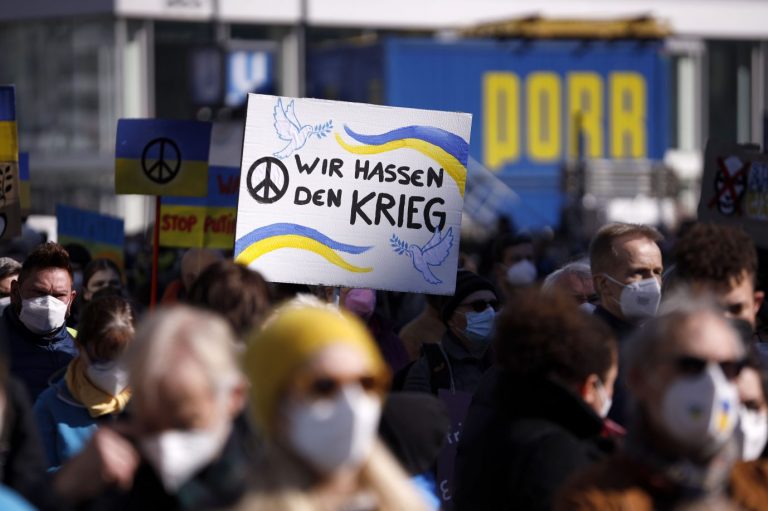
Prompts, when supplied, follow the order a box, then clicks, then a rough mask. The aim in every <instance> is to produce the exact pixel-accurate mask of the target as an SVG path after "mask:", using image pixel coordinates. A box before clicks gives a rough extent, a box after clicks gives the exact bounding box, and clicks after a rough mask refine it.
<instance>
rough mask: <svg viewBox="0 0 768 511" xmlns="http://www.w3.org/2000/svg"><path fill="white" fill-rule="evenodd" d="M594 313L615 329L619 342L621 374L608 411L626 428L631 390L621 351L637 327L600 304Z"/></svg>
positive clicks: (611, 417)
mask: <svg viewBox="0 0 768 511" xmlns="http://www.w3.org/2000/svg"><path fill="white" fill-rule="evenodd" d="M593 314H594V316H595V317H596V318H600V319H601V320H602V321H604V322H605V324H606V325H608V326H609V327H610V329H611V330H613V334H614V335H615V336H616V340H617V341H618V343H619V374H618V377H617V378H616V382H615V383H614V384H613V405H612V406H611V410H610V412H608V418H609V419H611V420H612V421H615V422H617V423H619V424H621V425H622V426H624V427H625V428H626V427H627V426H628V425H629V411H628V409H629V390H628V389H627V383H626V379H625V375H624V371H623V367H622V366H623V364H622V360H621V358H622V357H621V353H622V352H623V350H624V342H625V341H626V340H627V339H628V338H629V337H630V336H631V335H632V334H633V333H634V331H635V330H636V327H635V326H634V325H632V324H631V323H628V322H626V321H624V320H623V319H620V318H617V317H616V316H614V315H613V314H611V313H610V312H608V311H607V310H606V309H604V308H603V307H602V305H598V306H597V308H595V312H594V313H593Z"/></svg>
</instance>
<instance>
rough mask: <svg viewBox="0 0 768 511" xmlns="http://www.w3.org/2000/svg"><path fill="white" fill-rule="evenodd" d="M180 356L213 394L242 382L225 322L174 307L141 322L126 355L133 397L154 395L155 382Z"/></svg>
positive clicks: (204, 313)
mask: <svg viewBox="0 0 768 511" xmlns="http://www.w3.org/2000/svg"><path fill="white" fill-rule="evenodd" d="M184 355H186V356H191V357H193V358H194V359H195V360H196V361H197V362H198V363H199V364H200V366H201V368H202V370H203V372H204V373H205V375H206V376H207V377H208V380H209V382H210V384H211V388H212V389H214V390H218V389H221V388H226V387H229V386H231V385H232V384H233V383H236V382H238V381H239V380H241V379H242V376H241V375H242V373H241V372H240V369H239V366H238V362H237V341H236V340H235V335H234V333H233V332H232V329H231V328H230V326H229V325H228V324H227V323H226V321H224V319H222V318H220V317H219V316H216V315H214V314H212V313H210V312H206V311H203V310H199V309H193V308H191V307H187V306H174V307H172V308H168V309H162V310H160V311H158V312H156V313H154V314H152V315H150V316H149V317H148V318H147V319H146V320H144V321H143V322H142V323H141V324H140V325H139V328H138V329H137V331H136V338H135V340H134V341H133V342H132V343H131V345H130V347H129V349H128V351H127V353H126V361H127V363H128V369H129V371H130V374H131V388H132V389H133V392H134V395H139V394H141V395H143V396H144V397H148V396H151V395H154V394H156V392H157V390H156V388H157V383H158V380H159V379H161V378H162V377H163V376H164V375H165V374H167V372H168V369H169V367H171V366H172V365H173V364H174V362H176V361H178V359H179V357H180V356H184Z"/></svg>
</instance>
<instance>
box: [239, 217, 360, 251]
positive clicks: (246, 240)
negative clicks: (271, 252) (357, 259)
mask: <svg viewBox="0 0 768 511" xmlns="http://www.w3.org/2000/svg"><path fill="white" fill-rule="evenodd" d="M285 234H295V235H297V236H305V237H307V238H310V239H313V240H315V241H317V242H319V243H322V244H323V245H325V246H327V247H328V248H331V249H333V250H339V251H341V252H346V253H348V254H362V253H363V252H366V251H368V250H370V249H371V248H372V247H358V246H356V245H347V244H345V243H339V242H338V241H336V240H333V239H331V238H329V237H328V236H326V235H325V234H323V233H321V232H320V231H316V230H315V229H312V228H310V227H305V226H303V225H298V224H288V223H279V224H272V225H266V226H264V227H259V228H258V229H254V230H253V231H251V232H249V233H248V234H246V235H245V236H243V237H242V238H240V239H239V240H237V241H236V242H235V254H239V253H240V252H242V251H243V250H245V249H246V248H248V247H250V246H251V245H253V244H254V243H256V242H257V241H261V240H263V239H266V238H271V237H272V236H282V235H285Z"/></svg>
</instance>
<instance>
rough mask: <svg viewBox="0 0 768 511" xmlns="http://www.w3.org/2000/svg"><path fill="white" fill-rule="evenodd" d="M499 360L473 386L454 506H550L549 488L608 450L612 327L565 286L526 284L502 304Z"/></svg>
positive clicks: (497, 343) (614, 348)
mask: <svg viewBox="0 0 768 511" xmlns="http://www.w3.org/2000/svg"><path fill="white" fill-rule="evenodd" d="M494 349H495V352H496V360H497V364H498V366H499V367H498V368H495V369H492V370H491V371H489V373H487V374H486V376H485V377H484V378H483V381H482V382H481V384H480V388H479V389H478V391H477V392H476V393H475V395H474V397H473V400H472V405H471V406H470V410H469V413H468V415H467V418H466V420H465V422H464V430H463V431H462V437H461V440H460V442H459V447H458V457H457V460H456V471H455V474H454V480H455V481H457V487H456V492H455V495H454V503H455V509H456V510H457V511H462V510H470V509H494V510H502V509H527V510H548V509H550V504H551V498H552V495H553V494H554V492H555V490H556V489H557V488H558V487H559V486H560V485H561V484H562V483H563V481H565V479H566V478H567V477H568V476H569V475H571V474H572V473H574V472H575V471H577V470H579V469H581V468H583V467H585V466H587V465H589V464H590V463H592V462H594V461H596V460H598V459H600V458H602V457H603V456H604V455H605V454H606V452H608V451H609V450H610V449H609V448H608V447H609V442H607V441H606V442H604V441H603V440H602V438H601V433H602V432H603V418H604V417H605V416H606V415H607V413H608V409H609V408H610V406H611V399H612V395H613V385H614V382H615V380H616V374H617V359H618V356H617V345H616V339H615V337H614V335H613V333H612V332H611V330H610V329H609V328H608V327H607V326H606V325H605V324H604V323H603V322H601V321H599V320H598V319H596V318H595V317H593V316H591V315H588V314H584V313H583V312H582V311H580V310H579V309H578V308H576V307H574V304H573V300H572V298H571V297H570V296H568V295H566V294H564V293H547V294H543V293H541V292H539V291H533V290H531V291H529V292H526V293H524V294H522V295H520V297H519V298H518V299H517V300H515V301H513V302H511V303H510V304H508V305H507V306H506V307H505V308H504V311H503V312H502V313H501V315H500V317H499V320H498V323H497V329H496V335H495V338H494Z"/></svg>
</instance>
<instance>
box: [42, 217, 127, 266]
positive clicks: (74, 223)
mask: <svg viewBox="0 0 768 511" xmlns="http://www.w3.org/2000/svg"><path fill="white" fill-rule="evenodd" d="M56 221H57V225H58V226H57V232H58V241H59V243H61V244H62V245H66V244H67V243H79V244H80V245H83V246H84V247H85V248H87V249H88V251H89V252H90V253H91V256H92V257H93V258H94V259H96V258H106V259H111V260H112V261H113V262H114V263H115V264H117V265H118V266H119V267H120V268H122V267H123V262H124V260H125V257H124V254H123V250H124V246H125V229H124V226H123V220H122V219H121V218H116V217H112V216H108V215H102V214H100V213H96V212H94V211H86V210H83V209H77V208H72V207H69V206H62V205H61V204H57V205H56Z"/></svg>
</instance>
